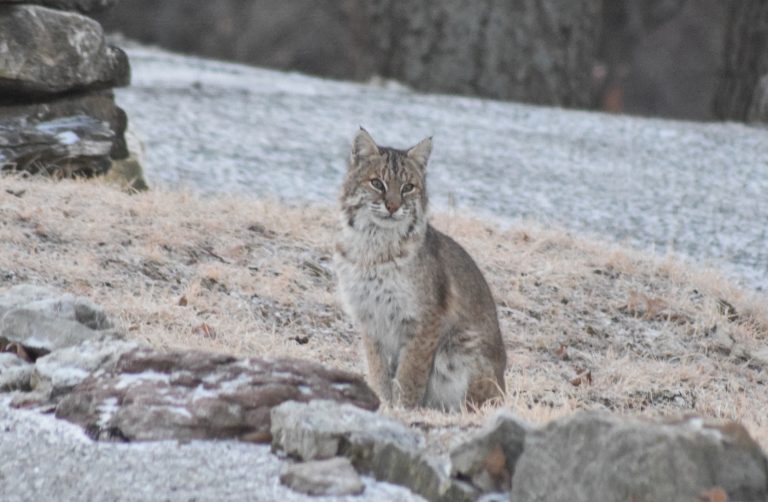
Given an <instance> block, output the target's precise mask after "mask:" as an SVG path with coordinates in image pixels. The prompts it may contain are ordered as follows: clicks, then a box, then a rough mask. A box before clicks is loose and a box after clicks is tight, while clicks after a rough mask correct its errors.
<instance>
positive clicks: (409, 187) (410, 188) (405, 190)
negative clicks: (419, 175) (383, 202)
mask: <svg viewBox="0 0 768 502" xmlns="http://www.w3.org/2000/svg"><path fill="white" fill-rule="evenodd" d="M414 188H416V187H414V186H413V185H412V184H410V183H406V184H405V185H403V188H402V190H401V192H402V193H411V192H413V189H414Z"/></svg>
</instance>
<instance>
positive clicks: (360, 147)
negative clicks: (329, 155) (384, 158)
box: [352, 127, 379, 159]
mask: <svg viewBox="0 0 768 502" xmlns="http://www.w3.org/2000/svg"><path fill="white" fill-rule="evenodd" d="M378 154H379V147H378V146H377V145H376V142H375V141H374V140H373V138H372V137H371V135H370V134H368V131H366V130H365V129H363V128H362V127H361V128H360V130H359V131H358V132H357V136H355V139H354V141H353V142H352V156H353V157H354V158H355V159H364V158H366V157H371V156H373V155H378Z"/></svg>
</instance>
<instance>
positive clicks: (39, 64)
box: [0, 5, 130, 104]
mask: <svg viewBox="0 0 768 502" xmlns="http://www.w3.org/2000/svg"><path fill="white" fill-rule="evenodd" d="M0 63H1V64H0V96H2V97H3V98H2V100H4V101H5V102H6V104H7V102H12V101H14V100H18V99H25V100H29V99H30V98H34V97H44V96H50V95H53V94H59V93H63V92H70V91H82V90H88V89H103V88H107V87H115V86H122V85H127V84H128V83H129V81H130V68H129V65H128V58H127V56H126V55H125V53H124V52H123V51H122V50H120V49H118V48H115V47H111V46H109V45H107V43H106V41H105V38H104V32H103V31H102V29H101V25H99V23H97V22H96V21H94V20H92V19H89V18H87V17H85V16H82V15H80V14H76V13H71V12H63V11H59V10H54V9H49V8H46V7H40V6H37V5H0Z"/></svg>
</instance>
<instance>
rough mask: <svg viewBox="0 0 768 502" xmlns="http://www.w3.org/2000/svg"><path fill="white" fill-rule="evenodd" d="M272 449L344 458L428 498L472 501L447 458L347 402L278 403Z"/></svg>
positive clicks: (402, 429)
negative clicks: (431, 452) (453, 476)
mask: <svg viewBox="0 0 768 502" xmlns="http://www.w3.org/2000/svg"><path fill="white" fill-rule="evenodd" d="M272 447H273V449H275V450H281V451H283V452H285V453H287V454H288V455H291V456H293V457H296V458H299V459H302V460H315V459H324V458H331V457H335V456H339V455H341V456H345V457H347V458H348V459H349V460H350V461H351V462H352V465H354V466H355V469H357V470H358V471H359V472H362V473H367V474H371V475H373V476H374V477H375V478H376V479H378V480H380V481H388V482H390V483H394V484H398V485H401V486H406V487H408V488H409V489H411V491H413V492H414V493H418V494H419V495H421V496H423V497H425V498H427V499H428V500H472V499H473V498H475V497H476V495H477V494H476V492H475V491H474V490H472V489H471V487H469V486H467V485H466V484H464V483H462V482H460V481H454V480H451V479H450V477H449V476H448V465H447V462H444V461H442V460H441V459H439V458H436V457H432V456H429V455H428V454H426V453H425V451H424V438H423V437H422V436H421V435H420V434H418V433H416V432H414V431H412V430H409V429H408V428H407V427H405V426H404V425H403V424H401V423H399V422H397V421H395V420H392V419H389V418H386V417H382V416H380V415H378V414H376V413H371V412H368V411H365V410H361V409H359V408H355V407H353V406H349V405H339V404H338V403H333V402H328V401H311V402H309V403H297V402H287V403H283V404H281V405H280V406H278V407H276V408H274V409H273V410H272Z"/></svg>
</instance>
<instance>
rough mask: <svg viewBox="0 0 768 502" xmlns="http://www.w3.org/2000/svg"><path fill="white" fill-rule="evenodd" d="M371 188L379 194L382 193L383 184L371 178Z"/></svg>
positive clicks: (377, 179)
mask: <svg viewBox="0 0 768 502" xmlns="http://www.w3.org/2000/svg"><path fill="white" fill-rule="evenodd" d="M371 186H372V187H373V188H375V189H376V190H378V191H379V192H383V191H384V182H383V181H381V180H380V179H379V178H373V179H372V180H371Z"/></svg>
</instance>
